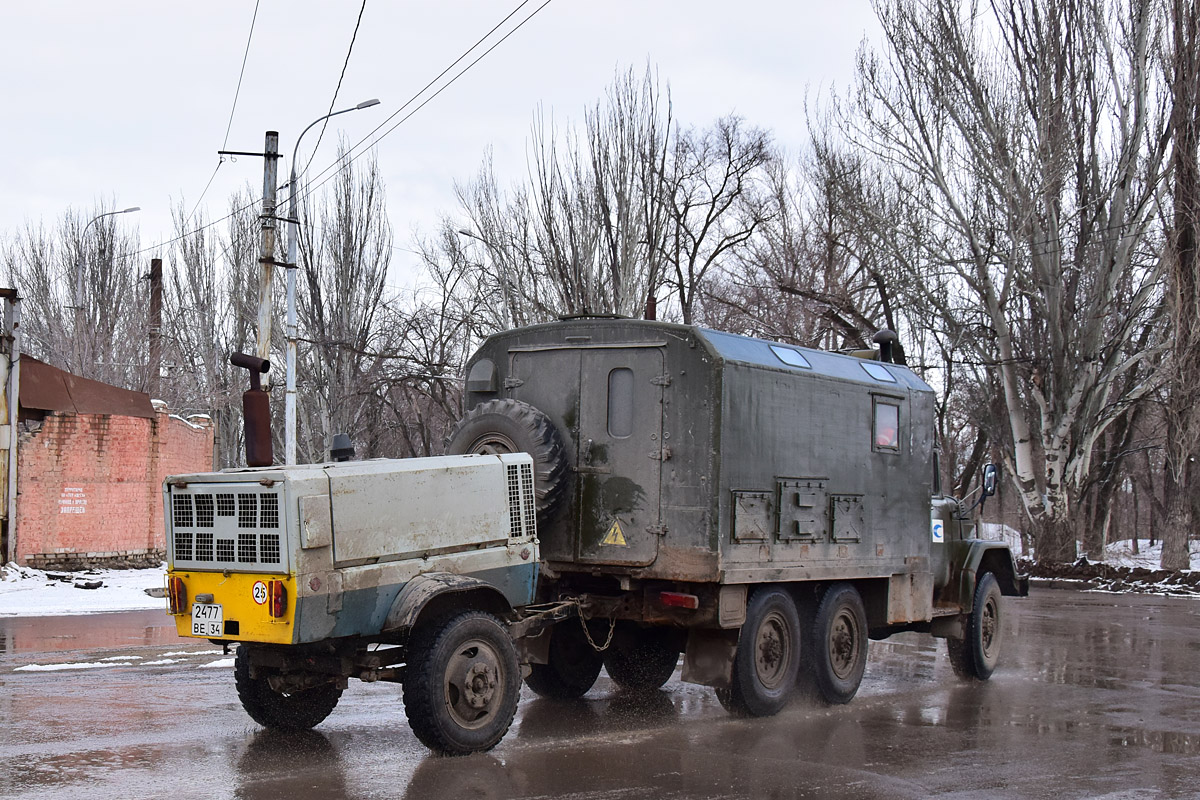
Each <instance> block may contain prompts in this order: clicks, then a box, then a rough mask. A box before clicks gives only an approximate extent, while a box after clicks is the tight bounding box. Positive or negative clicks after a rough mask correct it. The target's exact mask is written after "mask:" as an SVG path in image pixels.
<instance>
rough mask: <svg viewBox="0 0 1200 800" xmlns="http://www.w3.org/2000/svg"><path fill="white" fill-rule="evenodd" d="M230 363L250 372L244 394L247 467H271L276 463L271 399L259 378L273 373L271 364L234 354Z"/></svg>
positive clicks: (230, 358)
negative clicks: (267, 373) (272, 450)
mask: <svg viewBox="0 0 1200 800" xmlns="http://www.w3.org/2000/svg"><path fill="white" fill-rule="evenodd" d="M229 363H230V364H233V365H234V366H235V367H242V368H244V369H246V370H249V372H250V389H249V390H247V391H245V392H243V393H242V420H243V423H244V425H245V428H246V466H248V467H269V466H271V464H272V463H273V462H274V460H275V457H274V454H273V453H272V452H271V395H270V393H269V392H267V391H266V390H264V389H263V388H262V381H261V379H260V377H259V376H261V375H262V374H264V373H266V372H268V371H270V369H271V362H270V361H267V360H266V359H265V358H258V357H256V356H250V355H246V354H245V353H234V354H233V355H231V356H230V357H229Z"/></svg>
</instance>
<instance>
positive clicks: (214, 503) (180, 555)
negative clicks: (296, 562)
mask: <svg viewBox="0 0 1200 800" xmlns="http://www.w3.org/2000/svg"><path fill="white" fill-rule="evenodd" d="M214 489H217V486H214V485H213V484H207V485H205V484H192V485H191V486H187V487H178V486H172V487H171V511H172V513H171V518H170V521H171V522H172V523H173V525H172V531H171V532H170V536H168V539H167V541H168V544H169V546H170V553H169V556H170V559H171V563H172V564H173V565H174V566H175V567H188V566H194V567H196V568H200V569H227V568H230V567H236V568H237V569H238V570H240V571H255V570H261V571H264V572H280V571H282V570H284V569H285V568H286V566H287V565H286V563H285V555H284V553H283V550H282V548H281V545H282V537H283V524H282V523H283V517H282V513H281V505H282V503H281V494H282V492H281V491H280V488H278V487H276V488H274V489H268V488H266V487H262V488H260V487H259V486H257V485H253V486H246V485H242V484H239V485H236V486H230V485H229V484H225V485H224V486H222V487H221V489H220V490H216V491H214Z"/></svg>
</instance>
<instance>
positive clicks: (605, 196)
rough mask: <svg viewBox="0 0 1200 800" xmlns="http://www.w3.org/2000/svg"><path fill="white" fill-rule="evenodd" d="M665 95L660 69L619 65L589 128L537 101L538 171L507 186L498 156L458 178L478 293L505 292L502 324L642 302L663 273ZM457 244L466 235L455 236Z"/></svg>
mask: <svg viewBox="0 0 1200 800" xmlns="http://www.w3.org/2000/svg"><path fill="white" fill-rule="evenodd" d="M670 126H671V112H670V102H669V99H668V100H667V101H666V102H665V103H664V101H663V99H662V95H661V93H660V90H659V88H658V85H657V82H656V80H655V78H654V76H653V75H652V74H651V73H650V71H649V70H647V72H646V74H645V75H644V77H643V78H641V79H640V80H639V79H637V78H635V76H634V74H633V72H632V71H629V72H626V73H625V74H623V75H618V77H617V78H616V80H614V82H613V85H612V86H611V87H610V89H609V91H608V95H607V97H606V100H605V101H602V102H599V103H597V105H596V107H595V108H594V109H593V110H591V111H589V112H587V114H586V115H585V122H584V128H583V131H582V132H578V131H576V130H575V129H574V128H572V127H570V126H568V127H567V128H566V130H565V131H560V130H559V128H558V126H557V125H556V124H555V123H554V121H553V120H552V119H549V120H548V119H547V118H546V116H545V115H544V113H542V112H539V113H538V115H537V117H536V119H535V123H534V127H533V140H532V147H531V153H530V156H529V162H530V164H529V172H530V181H529V183H528V185H527V186H521V187H517V188H515V189H513V190H512V191H511V192H510V193H505V192H502V191H501V190H500V188H499V187H498V185H497V181H496V177H495V174H494V172H493V170H492V166H491V162H490V159H488V160H486V161H485V163H484V165H483V168H482V169H481V171H480V173H479V175H478V177H477V178H476V179H475V180H474V181H473V182H472V183H470V184H468V185H466V186H460V187H459V188H458V193H459V199H460V203H461V205H462V207H463V210H464V211H465V213H466V214H467V216H468V217H469V219H470V224H469V226H458V227H459V228H461V229H462V231H463V234H464V235H465V236H466V237H468V238H470V239H471V240H472V241H471V242H470V244H467V245H463V246H462V248H463V250H465V251H466V252H465V255H466V261H467V262H468V263H474V264H476V265H477V270H476V275H475V276H474V277H473V278H472V279H471V282H472V283H474V284H475V285H476V287H477V290H478V291H479V292H480V293H481V294H485V295H488V296H492V297H495V298H498V299H500V300H501V302H502V305H501V307H500V308H501V310H502V312H503V313H498V314H497V315H496V318H495V319H494V321H493V324H494V327H497V328H499V327H511V326H515V325H525V324H529V323H531V322H537V321H544V320H546V319H552V318H554V317H556V316H559V315H564V314H594V313H608V314H624V315H633V314H636V313H638V312H639V311H640V309H641V307H642V305H643V303H644V302H645V300H646V297H647V295H648V294H649V293H651V292H653V291H654V289H655V288H656V287H657V286H658V284H659V282H660V281H661V279H662V272H663V266H662V258H663V255H662V253H660V252H659V251H657V250H655V249H654V244H655V243H657V242H658V241H659V237H661V236H662V230H663V229H664V228H665V226H666V225H667V224H668V220H667V218H666V214H665V210H664V208H663V207H662V206H661V205H660V200H661V197H662V194H663V190H664V179H663V174H662V169H663V165H664V163H665V162H666V143H667V134H668V131H669V129H670ZM447 246H449V247H452V248H454V249H456V250H457V249H458V248H459V247H460V246H459V245H448V244H447Z"/></svg>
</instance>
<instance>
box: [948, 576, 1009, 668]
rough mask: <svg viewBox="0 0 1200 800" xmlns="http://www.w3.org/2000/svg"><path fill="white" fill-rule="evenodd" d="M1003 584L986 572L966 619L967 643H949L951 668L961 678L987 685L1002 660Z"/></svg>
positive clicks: (960, 641)
mask: <svg viewBox="0 0 1200 800" xmlns="http://www.w3.org/2000/svg"><path fill="white" fill-rule="evenodd" d="M1002 619H1003V618H1002V617H1001V615H1000V584H999V583H998V582H997V581H996V576H995V575H993V574H992V573H990V572H985V573H983V574H982V575H980V576H979V580H978V582H976V584H975V604H974V606H973V607H972V609H971V614H970V616H968V617H967V631H966V633H967V635H966V638H965V639H947V640H946V652H947V653H948V654H949V656H950V666H952V667H953V668H954V672H955V674H957V675H958V676H959V677H962V678H969V679H972V680H979V681H986V680H987V679H988V678H990V677H992V673H993V672H995V671H996V663H997V662H998V661H999V660H1000V644H1001V625H1000V623H1001V621H1002Z"/></svg>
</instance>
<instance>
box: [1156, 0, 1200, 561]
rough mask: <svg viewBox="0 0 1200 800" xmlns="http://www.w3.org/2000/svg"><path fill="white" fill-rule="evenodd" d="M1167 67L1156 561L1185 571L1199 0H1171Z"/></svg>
mask: <svg viewBox="0 0 1200 800" xmlns="http://www.w3.org/2000/svg"><path fill="white" fill-rule="evenodd" d="M1170 22H1171V42H1170V46H1169V48H1168V57H1167V71H1168V79H1169V80H1170V86H1171V119H1170V127H1171V134H1172V151H1171V166H1172V168H1173V175H1172V177H1173V179H1174V185H1173V189H1174V196H1173V198H1172V199H1173V201H1174V209H1173V210H1174V216H1173V218H1172V220H1171V230H1170V236H1169V238H1168V245H1167V248H1166V251H1165V253H1164V261H1165V263H1166V267H1167V269H1166V277H1167V287H1168V289H1167V292H1168V294H1167V298H1168V302H1167V306H1168V309H1169V312H1170V339H1169V342H1170V355H1169V357H1168V358H1167V359H1166V369H1167V392H1168V393H1167V396H1166V399H1165V402H1164V404H1163V411H1164V414H1165V416H1166V449H1165V456H1166V458H1165V461H1166V463H1165V469H1164V475H1163V478H1164V480H1165V483H1166V487H1165V495H1166V506H1167V508H1166V520H1165V524H1164V527H1163V551H1162V566H1163V568H1164V569H1177V570H1178V569H1189V568H1190V556H1189V551H1188V535H1189V533H1190V532H1191V528H1192V525H1193V523H1194V522H1195V520H1194V519H1193V516H1192V510H1193V503H1194V501H1195V495H1196V484H1195V480H1196V478H1197V477H1198V476H1200V472H1198V471H1197V469H1196V467H1195V462H1196V458H1197V456H1200V5H1198V4H1197V3H1196V2H1194V0H1171V3H1170Z"/></svg>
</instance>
